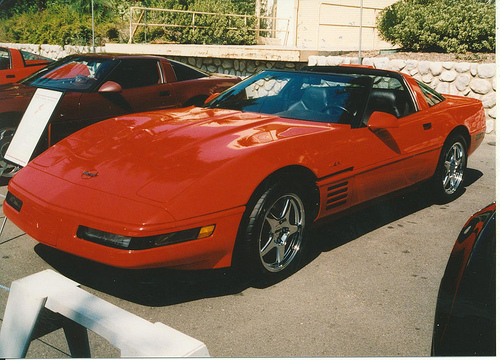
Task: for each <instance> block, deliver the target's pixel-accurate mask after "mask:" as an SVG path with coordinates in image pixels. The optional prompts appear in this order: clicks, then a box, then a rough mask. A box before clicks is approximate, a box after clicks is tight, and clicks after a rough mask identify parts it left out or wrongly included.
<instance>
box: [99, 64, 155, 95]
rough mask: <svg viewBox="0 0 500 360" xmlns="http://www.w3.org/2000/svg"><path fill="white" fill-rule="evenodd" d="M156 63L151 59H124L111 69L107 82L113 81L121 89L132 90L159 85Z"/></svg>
mask: <svg viewBox="0 0 500 360" xmlns="http://www.w3.org/2000/svg"><path fill="white" fill-rule="evenodd" d="M160 79H161V78H160V72H159V66H158V61H157V60H153V59H124V60H120V63H119V65H118V66H117V67H116V68H115V69H113V71H112V72H111V74H110V75H109V77H108V78H107V79H106V80H108V81H115V82H117V83H118V84H120V85H121V87H122V88H123V89H133V88H138V87H143V86H151V85H156V84H158V83H160V82H161V81H160Z"/></svg>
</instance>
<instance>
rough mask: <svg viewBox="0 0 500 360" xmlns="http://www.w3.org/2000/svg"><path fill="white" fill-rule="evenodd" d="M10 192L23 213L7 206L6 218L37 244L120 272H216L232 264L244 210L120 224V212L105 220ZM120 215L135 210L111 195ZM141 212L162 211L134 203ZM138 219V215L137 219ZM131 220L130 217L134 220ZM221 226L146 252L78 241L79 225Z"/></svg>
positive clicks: (146, 229)
mask: <svg viewBox="0 0 500 360" xmlns="http://www.w3.org/2000/svg"><path fill="white" fill-rule="evenodd" d="M9 192H10V193H11V194H12V195H14V196H15V197H17V198H18V199H20V200H21V201H22V207H21V209H20V210H19V211H18V210H16V209H15V208H13V207H12V206H11V205H9V204H8V203H7V202H4V207H3V210H4V213H5V215H6V216H7V217H8V218H9V219H10V220H11V221H12V222H13V223H14V224H16V225H17V226H18V227H19V228H20V229H22V230H23V231H25V232H26V233H27V234H28V235H30V236H31V237H33V238H34V239H35V240H37V241H39V242H40V243H43V244H45V245H48V246H51V247H53V248H57V249H59V250H61V251H64V252H67V253H71V254H74V255H77V256H80V257H83V258H86V259H90V260H92V261H96V262H99V263H103V264H107V265H111V266H114V267H119V268H130V269H144V268H156V267H170V268H177V269H189V270H197V269H212V268H220V267H227V266H230V265H231V258H232V252H233V248H234V242H235V239H236V235H237V232H238V227H239V223H240V220H241V217H242V214H243V212H244V210H245V208H244V207H243V206H242V207H238V208H234V209H229V210H225V211H220V212H217V213H213V214H209V215H206V216H202V217H197V218H194V219H188V220H184V221H171V222H168V223H162V224H158V223H150V224H148V222H147V221H144V216H142V219H141V220H139V221H138V222H137V223H135V224H132V223H130V222H129V223H123V222H117V221H116V220H115V219H111V217H115V218H116V214H113V216H110V217H103V216H102V211H101V212H100V214H99V216H96V215H95V214H90V213H88V212H87V213H84V212H78V211H75V210H74V209H65V208H64V207H62V206H60V205H59V206H58V205H55V204H52V203H48V202H46V201H43V200H41V199H39V198H37V197H35V196H34V195H33V194H30V193H29V192H27V191H25V190H24V189H22V188H20V187H17V186H16V185H15V183H14V185H9ZM110 200H112V203H113V206H114V207H116V209H117V211H119V209H120V208H123V207H124V206H128V207H130V204H129V203H130V200H127V199H123V198H119V197H116V198H113V199H110V198H109V197H108V201H110ZM134 208H135V210H136V211H137V214H144V213H152V212H154V211H159V212H161V211H163V209H161V208H159V207H158V208H154V207H153V206H151V205H148V204H140V203H138V204H134ZM138 217H139V216H138ZM129 218H130V216H129ZM210 224H216V228H215V231H214V233H213V234H212V235H211V236H209V237H207V238H203V239H197V240H190V241H186V242H182V243H177V244H171V245H166V246H161V247H155V248H149V249H144V250H126V249H117V248H112V247H109V246H105V245H101V244H97V243H94V242H91V241H87V240H83V239H80V238H78V237H77V235H76V234H77V230H78V227H79V226H80V225H83V226H88V227H92V228H95V229H99V230H102V231H107V232H111V233H115V234H119V235H124V236H134V237H137V236H152V235H160V234H164V233H168V232H175V231H182V230H186V229H190V228H194V227H199V226H205V225H210Z"/></svg>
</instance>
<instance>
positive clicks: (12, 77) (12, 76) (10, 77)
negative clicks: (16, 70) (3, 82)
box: [6, 75, 16, 79]
mask: <svg viewBox="0 0 500 360" xmlns="http://www.w3.org/2000/svg"><path fill="white" fill-rule="evenodd" d="M6 77H7V79H14V78H15V77H16V75H7V76H6Z"/></svg>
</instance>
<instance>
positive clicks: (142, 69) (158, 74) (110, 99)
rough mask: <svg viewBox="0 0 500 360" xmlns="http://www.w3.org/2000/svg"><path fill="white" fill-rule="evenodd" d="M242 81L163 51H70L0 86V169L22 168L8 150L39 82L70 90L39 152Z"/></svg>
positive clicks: (5, 172)
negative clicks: (113, 120)
mask: <svg viewBox="0 0 500 360" xmlns="http://www.w3.org/2000/svg"><path fill="white" fill-rule="evenodd" d="M239 81H241V79H240V78H239V77H236V76H229V75H210V74H206V73H204V72H202V71H200V70H198V69H195V68H193V67H190V66H188V65H185V64H182V63H179V62H176V61H172V60H168V59H166V58H164V57H160V56H144V55H113V54H100V55H96V54H80V55H70V56H68V57H65V58H64V59H61V60H59V61H56V62H54V63H52V64H51V65H49V66H48V67H46V68H44V69H42V70H40V71H38V72H36V73H35V74H33V75H31V76H30V77H28V78H26V79H25V80H22V81H20V82H19V83H15V84H10V85H3V86H0V173H1V175H2V176H4V177H12V175H14V174H15V172H16V171H17V170H18V169H19V168H18V167H17V166H16V165H15V164H11V163H9V162H8V161H5V160H4V156H5V153H6V151H7V149H8V147H9V145H10V142H11V140H12V137H13V136H14V132H15V130H16V128H17V126H18V125H19V122H20V121H21V118H22V116H23V114H24V112H25V110H26V108H27V107H28V104H29V103H30V101H31V98H32V97H33V94H34V93H35V91H36V90H37V89H38V88H42V89H49V90H56V91H60V92H63V93H64V95H63V96H62V99H61V101H60V103H59V105H58V107H57V108H56V109H55V111H54V113H53V114H52V117H51V119H50V122H49V125H48V128H47V129H46V131H45V133H44V135H43V136H42V139H41V140H40V142H39V144H38V146H37V149H36V150H35V155H37V154H40V153H41V152H42V151H43V150H45V149H47V148H48V147H50V146H51V145H53V144H55V143H56V142H58V141H59V140H61V139H63V138H65V137H66V136H68V135H69V134H72V133H74V132H75V131H77V130H80V129H82V128H84V127H86V126H88V125H91V124H93V123H96V122H98V121H101V120H104V119H108V118H110V117H113V116H118V115H123V114H129V113H132V112H139V111H145V110H157V109H166V108H173V107H180V106H186V105H193V104H196V105H201V104H203V103H204V101H205V99H207V97H209V96H210V95H212V94H213V93H217V92H221V91H223V90H226V89H227V88H229V87H230V86H232V85H234V84H236V83H237V82H239ZM2 170H3V172H2Z"/></svg>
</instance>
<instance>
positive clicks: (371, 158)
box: [352, 78, 438, 203]
mask: <svg viewBox="0 0 500 360" xmlns="http://www.w3.org/2000/svg"><path fill="white" fill-rule="evenodd" d="M374 112H382V113H387V114H391V115H393V116H394V117H395V118H393V119H394V123H393V125H392V126H387V127H385V128H384V127H377V128H374V127H372V126H370V120H369V119H370V117H371V116H373V113H374ZM352 141H353V144H354V145H353V146H354V154H355V160H354V163H355V169H354V170H355V171H354V173H355V174H356V175H355V184H356V200H355V202H356V203H357V202H363V201H366V200H370V199H372V198H375V197H378V196H381V195H384V194H387V193H390V192H393V191H395V190H398V189H401V188H404V187H407V186H409V185H412V184H414V183H416V182H418V181H421V180H424V179H426V178H428V177H429V176H431V175H432V172H433V169H432V166H433V165H432V164H433V154H432V151H431V150H432V149H434V148H435V146H434V145H435V143H437V141H438V134H437V131H436V129H435V127H433V126H432V121H431V120H429V117H428V114H427V113H426V111H417V106H416V104H415V102H414V101H413V98H412V97H411V95H410V93H409V91H408V90H407V87H406V86H404V84H403V83H402V82H401V80H399V79H394V78H390V79H382V78H380V79H377V80H376V82H375V84H374V87H373V89H372V94H371V95H370V99H369V101H368V104H367V109H366V114H365V118H364V123H363V124H362V125H361V126H360V127H359V128H356V129H352Z"/></svg>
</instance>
